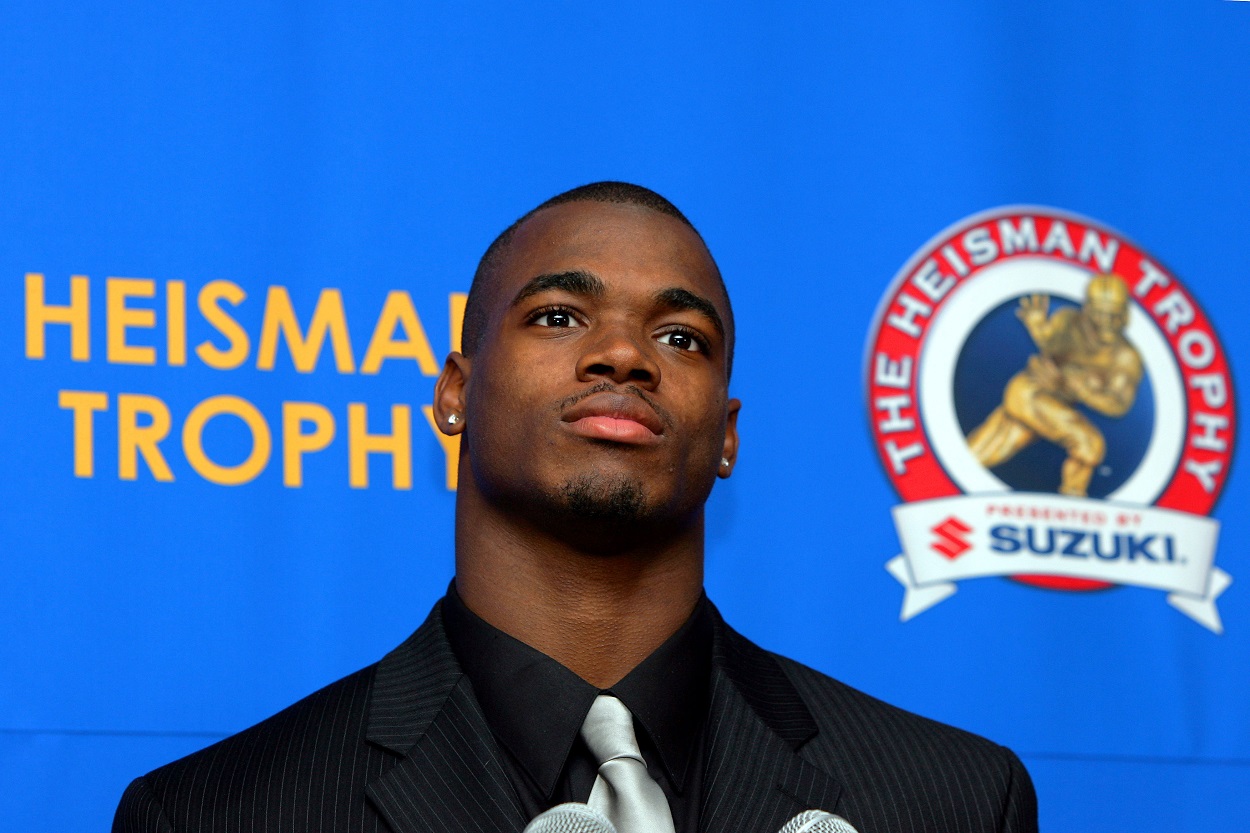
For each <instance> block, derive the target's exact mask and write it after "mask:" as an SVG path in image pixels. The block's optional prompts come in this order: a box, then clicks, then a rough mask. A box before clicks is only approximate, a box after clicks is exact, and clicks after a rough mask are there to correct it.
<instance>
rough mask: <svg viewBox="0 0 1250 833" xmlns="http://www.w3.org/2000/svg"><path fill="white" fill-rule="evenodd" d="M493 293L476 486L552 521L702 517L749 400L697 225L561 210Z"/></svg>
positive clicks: (623, 212)
mask: <svg viewBox="0 0 1250 833" xmlns="http://www.w3.org/2000/svg"><path fill="white" fill-rule="evenodd" d="M483 300H484V302H485V304H486V312H487V325H486V330H485V335H484V337H483V339H482V341H481V343H480V345H479V346H478V347H477V348H476V351H475V352H474V354H473V356H472V360H471V362H470V365H469V366H470V372H469V374H468V381H467V383H466V386H465V389H464V402H465V413H464V416H465V419H466V424H465V432H466V442H467V445H466V449H467V451H468V455H469V463H470V465H471V472H472V475H471V476H472V477H473V481H474V487H475V488H477V489H478V490H479V491H480V492H481V493H482V494H483V495H484V496H485V497H486V498H487V500H489V501H491V502H492V503H493V504H495V505H497V506H502V507H504V508H505V509H506V510H508V511H516V512H518V513H521V514H523V515H526V516H528V517H529V518H530V519H531V520H533V521H535V522H538V523H547V522H552V521H554V522H556V523H559V522H560V521H561V520H565V521H569V520H576V521H579V522H581V521H591V522H597V521H602V522H606V523H608V524H609V525H618V526H619V525H620V524H621V523H630V524H634V525H637V524H648V523H658V524H674V523H678V524H680V523H686V522H689V521H690V520H692V519H693V518H696V517H697V516H698V514H699V512H700V511H701V507H702V505H703V503H704V501H705V500H706V499H707V496H708V493H709V492H710V490H711V487H712V484H713V482H714V480H715V477H716V474H717V472H718V469H719V470H720V471H721V472H722V473H725V474H727V473H728V472H727V471H726V470H725V468H723V467H721V464H720V463H721V458H722V456H725V457H728V458H729V459H730V460H731V461H732V460H733V458H734V457H735V455H736V450H737V433H736V427H735V425H736V418H737V410H738V403H737V401H736V400H730V399H729V398H728V373H727V367H726V361H727V350H728V342H727V334H726V333H724V332H723V331H722V329H723V328H724V327H727V326H729V310H728V306H727V302H726V300H725V298H724V295H723V290H722V287H721V284H720V281H719V279H718V277H717V272H716V267H715V265H714V263H713V262H712V259H711V257H710V256H709V254H708V253H707V250H706V248H705V247H704V245H703V243H702V241H701V240H700V239H699V238H698V236H697V235H696V234H695V233H694V231H693V230H692V229H690V228H689V227H688V226H686V225H685V224H684V223H682V222H681V221H680V220H678V219H676V218H674V217H669V216H667V215H665V214H661V213H658V212H655V211H652V210H650V209H647V208H643V207H640V206H634V205H618V204H605V203H596V202H573V203H566V204H563V205H557V206H553V207H551V208H547V209H544V210H543V211H540V212H539V213H537V214H535V215H534V216H533V217H531V218H530V219H529V220H527V221H526V222H525V223H524V224H523V225H522V226H521V227H520V228H518V229H517V231H516V234H515V236H514V237H513V239H512V241H511V243H510V245H509V246H508V247H507V249H506V251H505V253H504V255H503V257H502V259H501V260H500V261H499V263H498V264H497V266H496V268H495V271H494V274H493V280H492V281H491V284H490V288H489V292H488V293H487V294H486V295H485V297H484V298H483ZM462 476H463V475H462Z"/></svg>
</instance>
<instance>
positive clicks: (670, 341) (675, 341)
mask: <svg viewBox="0 0 1250 833" xmlns="http://www.w3.org/2000/svg"><path fill="white" fill-rule="evenodd" d="M657 341H659V342H660V343H661V344H667V345H668V346H670V347H676V348H677V349H678V350H688V351H690V352H691V353H700V352H702V351H703V345H702V344H700V343H699V340H698V339H697V338H695V337H694V336H693V335H691V334H690V333H688V332H685V331H684V330H674V331H672V332H671V333H664V334H663V335H661V336H660V337H659V338H658V339H657Z"/></svg>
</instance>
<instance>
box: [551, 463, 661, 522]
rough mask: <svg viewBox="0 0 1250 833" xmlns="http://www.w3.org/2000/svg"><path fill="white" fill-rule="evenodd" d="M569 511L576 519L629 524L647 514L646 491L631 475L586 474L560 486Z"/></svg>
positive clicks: (563, 501)
mask: <svg viewBox="0 0 1250 833" xmlns="http://www.w3.org/2000/svg"><path fill="white" fill-rule="evenodd" d="M560 498H561V502H562V503H563V507H564V509H565V511H567V512H568V514H569V515H572V516H573V517H575V518H579V519H583V520H587V521H594V522H598V523H602V524H605V525H609V526H627V525H632V524H636V523H638V522H639V521H642V520H644V519H645V518H646V516H647V499H646V490H645V489H644V488H643V485H642V483H641V482H640V481H638V480H635V479H632V478H627V477H611V478H608V477H603V476H593V475H583V476H581V477H577V478H575V479H573V480H570V481H569V482H567V483H565V484H564V485H563V486H562V487H561V489H560Z"/></svg>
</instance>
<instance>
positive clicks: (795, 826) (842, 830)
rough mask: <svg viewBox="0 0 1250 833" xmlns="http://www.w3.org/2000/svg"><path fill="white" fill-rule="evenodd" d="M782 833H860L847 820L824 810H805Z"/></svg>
mask: <svg viewBox="0 0 1250 833" xmlns="http://www.w3.org/2000/svg"><path fill="white" fill-rule="evenodd" d="M781 833H859V831H858V830H856V829H855V827H854V826H853V825H852V824H851V823H850V822H849V821H847V820H846V819H844V818H842V817H841V816H835V815H834V814H833V813H826V812H825V811H824V810H804V811H803V812H801V813H799V814H798V815H797V816H795V817H794V818H792V819H790V820H789V821H788V822H786V825H785V827H783V828H781Z"/></svg>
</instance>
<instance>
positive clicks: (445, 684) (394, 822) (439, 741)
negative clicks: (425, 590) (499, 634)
mask: <svg viewBox="0 0 1250 833" xmlns="http://www.w3.org/2000/svg"><path fill="white" fill-rule="evenodd" d="M368 739H369V741H370V742H372V743H375V744H377V745H379V746H383V747H385V748H387V749H389V750H391V751H392V752H395V753H396V754H398V755H401V756H402V758H401V760H400V761H399V762H398V763H396V764H395V765H394V766H393V767H391V768H390V769H389V770H387V771H386V772H385V773H383V774H382V775H381V776H379V777H378V778H375V779H373V780H372V781H371V782H370V783H369V785H368V786H367V787H366V789H365V792H366V794H367V795H368V796H369V798H370V800H371V801H372V802H373V804H374V806H375V807H376V808H377V810H378V812H379V813H380V814H381V815H382V817H383V818H384V819H386V821H387V823H388V824H389V825H390V826H391V828H392V830H394V831H395V833H436V832H437V833H442V831H448V833H502V832H503V831H520V830H521V828H522V827H524V826H525V817H524V816H523V814H522V811H521V808H520V806H519V804H518V803H517V799H516V797H515V795H513V791H512V786H511V784H509V782H508V778H507V775H506V774H505V773H504V771H503V767H502V766H501V764H500V762H499V760H498V758H497V757H496V756H497V755H498V752H497V751H496V747H495V742H494V739H493V738H492V737H491V733H490V729H489V728H488V727H487V725H486V719H485V718H484V717H483V716H482V711H481V708H480V707H479V706H478V704H477V701H476V700H475V699H474V697H473V693H472V689H471V687H470V685H469V680H468V678H467V677H465V676H464V674H463V673H462V672H461V670H460V667H459V665H458V664H457V663H456V660H455V656H454V655H453V654H452V652H451V647H450V646H449V645H448V644H447V639H446V636H445V635H444V633H443V626H442V616H441V613H440V610H439V607H438V606H436V607H435V608H434V611H433V612H432V613H431V614H430V616H429V618H428V619H427V620H426V622H425V624H424V625H422V626H421V627H420V628H419V629H418V630H417V632H416V633H414V634H413V635H412V636H411V637H409V639H408V640H407V641H406V642H404V644H403V645H400V646H399V647H398V648H396V649H395V650H394V651H392V652H391V653H390V654H388V655H387V656H386V657H385V658H384V659H383V660H382V662H381V663H380V664H379V665H378V671H377V676H376V677H375V680H374V688H373V693H372V696H371V699H370V708H369V729H368Z"/></svg>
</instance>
